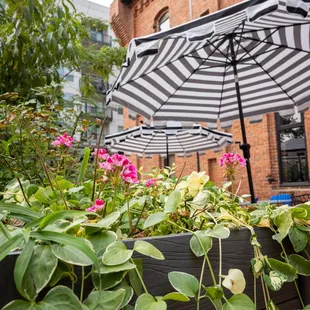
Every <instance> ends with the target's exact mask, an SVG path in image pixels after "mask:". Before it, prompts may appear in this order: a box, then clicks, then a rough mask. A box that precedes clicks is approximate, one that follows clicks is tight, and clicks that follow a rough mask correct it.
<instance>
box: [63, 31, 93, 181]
mask: <svg viewBox="0 0 310 310" xmlns="http://www.w3.org/2000/svg"><path fill="white" fill-rule="evenodd" d="M58 31H59V30H58ZM89 155H90V148H89V147H86V148H85V150H84V156H83V161H82V164H81V168H80V172H79V176H78V181H77V184H78V185H80V184H82V182H83V179H84V176H85V173H86V170H87V165H88V160H89Z"/></svg>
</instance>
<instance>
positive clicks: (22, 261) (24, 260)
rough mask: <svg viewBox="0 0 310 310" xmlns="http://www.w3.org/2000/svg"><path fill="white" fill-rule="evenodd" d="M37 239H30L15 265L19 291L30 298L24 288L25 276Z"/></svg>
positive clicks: (16, 282) (15, 279)
mask: <svg viewBox="0 0 310 310" xmlns="http://www.w3.org/2000/svg"><path fill="white" fill-rule="evenodd" d="M34 245H35V241H34V240H31V239H30V240H29V241H28V242H27V243H26V245H25V247H24V249H23V251H22V253H21V254H20V255H19V256H18V257H17V260H16V263H15V267H14V281H15V286H16V288H17V290H18V292H19V293H20V294H21V295H22V296H23V297H24V298H25V299H28V296H27V294H25V293H24V290H23V278H24V275H25V273H26V270H27V267H28V265H29V262H30V260H31V257H32V253H33V250H34Z"/></svg>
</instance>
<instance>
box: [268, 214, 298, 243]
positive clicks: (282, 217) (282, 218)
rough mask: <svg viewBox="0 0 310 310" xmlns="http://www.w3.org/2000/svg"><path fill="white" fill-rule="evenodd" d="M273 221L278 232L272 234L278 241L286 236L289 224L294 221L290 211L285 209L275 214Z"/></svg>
mask: <svg viewBox="0 0 310 310" xmlns="http://www.w3.org/2000/svg"><path fill="white" fill-rule="evenodd" d="M274 223H275V225H276V226H277V227H278V232H279V233H278V234H276V235H274V236H273V239H275V240H277V241H278V242H280V241H282V240H283V239H284V238H285V237H286V236H287V234H288V232H289V230H290V228H291V226H292V225H293V223H294V221H293V219H292V214H291V212H290V211H285V212H282V213H281V214H279V215H277V216H276V217H275V219H274Z"/></svg>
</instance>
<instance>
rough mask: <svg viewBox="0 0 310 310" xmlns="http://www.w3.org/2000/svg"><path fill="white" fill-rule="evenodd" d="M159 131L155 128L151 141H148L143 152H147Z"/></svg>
mask: <svg viewBox="0 0 310 310" xmlns="http://www.w3.org/2000/svg"><path fill="white" fill-rule="evenodd" d="M157 133H158V132H157V131H156V130H154V134H153V135H152V138H151V139H150V141H149V142H148V143H147V145H146V146H145V148H144V149H143V151H142V153H143V154H144V153H145V152H146V149H147V148H148V147H149V145H150V144H151V142H152V141H153V139H154V138H155V136H156V134H157Z"/></svg>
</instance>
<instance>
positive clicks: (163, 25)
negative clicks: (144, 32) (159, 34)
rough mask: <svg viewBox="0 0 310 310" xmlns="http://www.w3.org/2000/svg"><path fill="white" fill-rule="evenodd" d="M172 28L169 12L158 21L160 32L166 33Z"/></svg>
mask: <svg viewBox="0 0 310 310" xmlns="http://www.w3.org/2000/svg"><path fill="white" fill-rule="evenodd" d="M169 28H170V19H169V12H168V11H167V12H166V13H164V14H163V15H162V16H161V17H160V18H159V19H158V31H165V30H168V29H169Z"/></svg>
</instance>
